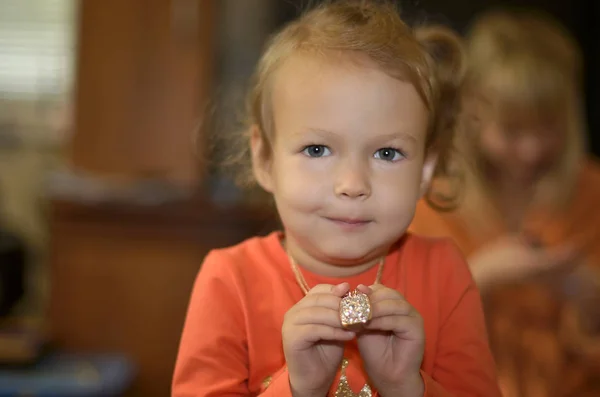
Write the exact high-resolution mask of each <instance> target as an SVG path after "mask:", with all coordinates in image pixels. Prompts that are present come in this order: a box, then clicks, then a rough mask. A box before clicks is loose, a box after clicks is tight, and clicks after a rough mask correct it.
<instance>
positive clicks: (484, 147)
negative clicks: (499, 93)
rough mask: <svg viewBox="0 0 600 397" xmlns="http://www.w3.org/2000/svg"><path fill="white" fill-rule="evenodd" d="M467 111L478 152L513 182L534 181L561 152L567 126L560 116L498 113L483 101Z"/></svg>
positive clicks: (526, 183)
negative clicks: (475, 136)
mask: <svg viewBox="0 0 600 397" xmlns="http://www.w3.org/2000/svg"><path fill="white" fill-rule="evenodd" d="M468 111H469V113H468V116H469V119H468V122H469V123H471V131H474V132H475V133H478V135H479V141H478V144H479V151H480V154H481V155H482V156H483V158H484V159H485V160H486V162H487V163H488V164H490V165H492V167H493V168H494V169H495V170H496V171H497V172H499V173H501V174H502V175H504V176H506V177H507V178H509V179H510V180H513V181H514V182H515V183H516V184H519V185H528V184H531V183H534V182H535V181H536V180H538V179H539V178H540V177H542V176H543V175H544V174H545V173H546V172H548V170H549V169H550V168H551V167H552V166H553V165H554V164H555V162H556V161H557V160H558V159H559V157H560V155H561V153H562V148H563V147H564V143H565V136H566V133H565V131H566V127H565V124H564V122H563V121H562V120H561V117H560V115H551V116H547V117H539V116H537V115H536V114H535V113H534V112H528V111H516V112H512V113H510V114H509V113H503V114H500V112H498V111H494V109H493V106H491V105H490V104H489V103H486V102H485V101H484V100H480V101H479V102H478V103H477V104H475V105H474V106H473V107H472V108H470V109H469V110H468Z"/></svg>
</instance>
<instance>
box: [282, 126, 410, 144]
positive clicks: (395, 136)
mask: <svg viewBox="0 0 600 397" xmlns="http://www.w3.org/2000/svg"><path fill="white" fill-rule="evenodd" d="M307 132H312V133H315V134H317V135H322V136H327V135H329V136H333V137H339V136H340V134H338V133H336V132H334V131H330V130H325V129H322V128H313V127H308V128H307V129H306V130H304V131H298V132H295V133H294V134H293V135H294V136H296V135H305V134H306V133H307ZM373 139H377V140H382V141H383V140H386V141H388V140H393V139H400V140H403V141H407V142H409V143H413V144H416V143H417V139H416V138H415V137H414V136H413V135H411V134H408V133H406V132H403V131H396V132H392V133H389V134H382V135H376V136H373Z"/></svg>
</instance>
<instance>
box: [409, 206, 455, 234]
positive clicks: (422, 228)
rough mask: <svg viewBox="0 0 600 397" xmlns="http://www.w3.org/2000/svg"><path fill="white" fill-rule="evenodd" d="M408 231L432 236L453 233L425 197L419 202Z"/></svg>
mask: <svg viewBox="0 0 600 397" xmlns="http://www.w3.org/2000/svg"><path fill="white" fill-rule="evenodd" d="M408 231H409V232H411V233H414V234H419V235H422V236H430V237H446V236H450V235H451V234H450V231H449V230H448V228H447V227H446V225H445V224H444V222H443V221H442V218H441V216H440V214H439V213H438V212H437V211H436V210H434V209H433V208H431V207H430V206H429V204H427V202H426V201H425V200H423V199H421V200H419V202H418V203H417V207H416V209H415V215H414V217H413V219H412V221H411V223H410V225H409V226H408Z"/></svg>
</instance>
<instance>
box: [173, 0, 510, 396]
mask: <svg viewBox="0 0 600 397" xmlns="http://www.w3.org/2000/svg"><path fill="white" fill-rule="evenodd" d="M463 65H464V62H463V52H462V43H461V40H460V38H458V37H457V36H456V35H455V34H454V33H453V32H451V31H450V30H447V29H443V28H441V27H438V28H433V27H430V28H424V27H423V28H419V29H412V28H410V27H409V26H408V25H406V24H405V23H404V22H403V20H402V19H401V17H400V15H399V14H398V12H397V10H396V8H395V7H394V6H393V5H391V4H389V3H387V2H378V1H332V2H326V3H325V4H323V5H321V6H318V7H316V8H314V9H312V10H310V11H308V12H307V13H305V14H303V15H302V16H300V17H299V18H298V19H296V20H295V21H292V22H291V23H289V24H288V25H286V26H285V27H284V28H283V30H281V31H280V32H279V33H277V34H276V35H274V37H273V38H272V40H271V41H270V42H269V43H268V45H267V47H266V50H265V52H264V53H263V54H262V57H261V59H260V61H259V64H258V66H257V72H256V79H255V81H254V84H253V87H252V89H251V91H250V93H249V98H248V114H249V123H248V126H247V130H246V133H245V134H244V136H242V137H239V143H240V144H241V145H242V147H243V149H242V150H241V151H240V152H241V153H247V152H248V149H250V153H249V154H250V156H251V159H252V166H251V167H248V170H250V171H252V172H253V176H254V178H255V180H256V182H257V183H258V184H259V185H260V186H261V187H262V188H263V189H264V190H265V191H267V192H269V193H270V194H271V195H272V196H273V198H274V200H275V202H276V206H277V210H278V214H279V216H280V218H281V223H282V225H283V231H282V232H274V233H272V234H270V235H268V236H266V237H257V238H252V239H248V240H246V241H244V242H242V243H240V244H239V245H237V246H235V247H229V248H225V249H219V250H214V251H212V252H211V253H209V255H208V256H207V257H206V259H205V261H204V263H203V265H202V268H201V270H200V273H199V275H198V278H197V280H196V284H195V286H194V291H193V293H192V297H191V300H190V305H189V309H188V316H187V319H186V323H185V326H184V330H183V335H182V338H181V344H180V349H179V356H178V359H177V365H176V369H175V374H174V378H173V396H177V397H179V396H181V397H183V396H196V397H200V396H209V395H210V396H217V395H218V396H221V395H236V396H256V395H261V396H264V397H267V396H277V397H286V396H292V395H293V396H295V397H299V396H330V395H335V396H355V395H360V396H364V397H367V396H376V395H382V396H405V397H411V396H415V397H417V396H423V395H426V396H430V397H434V396H440V397H441V396H448V395H455V394H456V395H459V394H460V395H461V396H473V397H474V396H479V397H494V396H498V395H499V393H500V392H499V389H498V385H497V379H496V374H495V366H494V363H493V359H492V355H491V352H490V350H489V346H488V342H487V334H486V330H485V322H484V318H483V310H482V307H481V297H480V295H479V293H478V291H477V288H476V287H475V283H474V281H473V279H472V277H471V274H470V272H469V269H468V265H467V263H466V261H465V260H464V258H463V257H462V255H461V254H460V252H459V250H458V248H456V246H455V245H454V244H453V243H452V242H451V241H449V240H445V241H438V240H430V239H427V238H421V237H417V236H408V235H406V230H407V228H408V225H409V224H410V221H411V220H412V217H413V215H414V210H415V207H416V204H417V201H418V200H419V198H420V197H421V196H422V194H423V192H424V191H425V190H426V189H427V186H428V185H429V180H430V178H431V175H432V171H433V164H434V163H435V157H436V155H437V156H441V157H444V153H446V151H447V149H448V147H449V146H450V144H451V141H452V139H451V136H452V132H453V129H452V128H450V127H451V125H452V123H453V119H454V115H455V111H454V109H455V108H456V102H457V95H456V93H457V86H458V85H459V84H460V80H461V78H462V74H463ZM405 237H406V238H405ZM351 289H352V290H354V289H357V290H358V291H360V292H361V293H363V294H366V295H367V296H366V297H365V296H364V295H358V296H359V297H361V296H362V298H361V299H364V300H363V301H362V302H363V303H361V304H360V305H364V302H365V301H367V302H368V301H370V305H369V306H370V307H371V311H370V314H371V315H370V316H368V315H366V316H365V318H363V321H365V323H364V324H362V325H361V324H355V326H354V327H350V328H346V327H345V326H344V325H343V320H342V315H343V313H344V312H345V311H344V310H343V309H344V307H346V306H345V305H344V302H346V299H351V298H352V296H355V295H350V297H346V298H344V299H342V297H344V296H345V295H346V293H347V292H349V291H350V290H351ZM353 310H356V309H353ZM363 314H366V313H364V312H363ZM369 317H370V320H369Z"/></svg>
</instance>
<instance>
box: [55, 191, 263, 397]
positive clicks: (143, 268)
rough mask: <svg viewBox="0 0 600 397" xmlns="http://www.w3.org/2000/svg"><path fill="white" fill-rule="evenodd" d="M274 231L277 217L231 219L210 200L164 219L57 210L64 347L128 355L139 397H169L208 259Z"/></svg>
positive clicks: (58, 305)
mask: <svg viewBox="0 0 600 397" xmlns="http://www.w3.org/2000/svg"><path fill="white" fill-rule="evenodd" d="M273 228H274V223H273V218H271V217H270V214H269V213H268V212H263V211H258V210H256V209H254V210H253V209H249V208H226V209H225V208H223V209H221V208H218V207H214V206H212V205H211V204H209V203H206V202H202V200H196V201H195V202H190V203H187V204H186V205H182V204H178V205H166V206H162V207H161V208H158V209H157V208H152V209H149V208H148V209H143V208H139V207H129V208H128V207H127V206H105V205H102V206H95V207H89V206H81V205H75V204H72V203H71V204H69V203H64V202H55V203H54V206H53V210H52V213H51V230H50V232H51V236H52V245H51V264H52V267H51V282H52V293H51V305H50V312H49V314H50V321H49V324H50V326H51V332H52V337H53V340H54V342H55V343H56V344H57V345H58V346H60V347H61V348H63V349H67V350H74V351H85V352H90V351H91V352H105V351H111V352H122V353H124V354H127V355H128V356H129V357H131V358H132V359H133V360H134V361H135V363H136V365H137V366H138V370H139V374H138V377H137V380H136V383H135V386H134V389H133V390H132V393H131V396H135V397H166V396H168V395H169V390H170V383H171V379H172V375H173V368H174V363H175V357H176V352H177V348H178V343H179V338H180V335H181V330H182V326H183V321H184V317H185V313H186V309H187V304H188V301H189V296H190V292H191V288H192V285H193V283H194V280H195V277H196V275H197V273H198V270H199V269H200V265H201V263H202V260H203V258H204V256H205V255H206V253H207V252H208V250H209V249H212V248H215V247H223V246H228V245H231V244H234V243H237V242H239V241H241V240H243V239H245V238H247V237H249V236H252V235H256V234H257V233H258V234H261V233H263V232H267V231H269V230H272V229H273ZM207 304H210V302H207ZM207 326H210V324H207Z"/></svg>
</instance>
